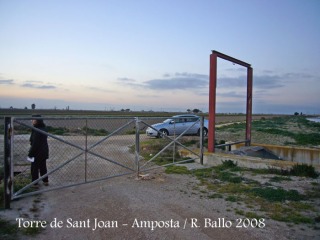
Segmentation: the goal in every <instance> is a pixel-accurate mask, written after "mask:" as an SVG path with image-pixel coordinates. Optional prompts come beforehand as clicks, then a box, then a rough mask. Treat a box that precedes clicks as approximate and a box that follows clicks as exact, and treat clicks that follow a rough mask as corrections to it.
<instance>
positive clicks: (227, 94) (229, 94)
mask: <svg viewBox="0 0 320 240" xmlns="http://www.w3.org/2000/svg"><path fill="white" fill-rule="evenodd" d="M217 96H220V97H227V98H241V99H245V98H246V97H247V95H246V94H245V93H238V92H235V91H231V92H225V93H218V92H217Z"/></svg>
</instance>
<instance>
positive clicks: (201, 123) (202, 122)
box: [200, 116, 204, 165]
mask: <svg viewBox="0 0 320 240" xmlns="http://www.w3.org/2000/svg"><path fill="white" fill-rule="evenodd" d="M203 128H204V117H203V116H202V117H201V119H200V164H201V165H203V140H204V136H203Z"/></svg>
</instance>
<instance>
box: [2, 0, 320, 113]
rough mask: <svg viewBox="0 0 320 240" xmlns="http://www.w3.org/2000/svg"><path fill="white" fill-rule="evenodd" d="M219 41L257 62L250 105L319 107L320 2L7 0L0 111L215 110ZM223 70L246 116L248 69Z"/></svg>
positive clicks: (228, 108) (231, 100)
mask: <svg viewBox="0 0 320 240" xmlns="http://www.w3.org/2000/svg"><path fill="white" fill-rule="evenodd" d="M212 50H215V51H218V52H221V53H223V54H226V55H229V56H231V57H234V58H236V59H239V60H241V61H244V62H246V63H249V64H251V66H252V68H253V100H252V105H253V113H254V114H259V113H266V114H267V113H274V114H279V113H283V114H293V113H294V112H299V113H300V112H302V113H306V114H320V104H319V102H320V94H319V93H320V0H241V1H240V0H197V1H195V0H192V1H191V0H90V1H89V0H86V1H85V0H68V1H65V0H54V1H49V0H48V1H43V0H27V1H26V0H0V111H1V108H9V107H14V108H25V107H27V108H31V105H32V104H33V103H34V104H35V105H36V108H37V109H54V108H57V109H64V108H67V107H69V108H70V109H74V110H89V109H90V110H120V109H131V110H133V111H140V110H144V111H149V110H153V111H186V110H187V109H191V110H192V109H195V108H196V109H200V110H201V111H203V112H207V111H208V109H209V108H208V107H209V67H210V62H209V58H210V54H211V52H212ZM217 77H218V83H217V89H216V92H217V103H216V109H217V112H219V113H245V111H246V68H245V67H242V66H240V65H237V64H233V63H231V62H228V61H226V60H223V59H218V66H217Z"/></svg>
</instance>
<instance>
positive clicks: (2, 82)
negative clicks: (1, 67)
mask: <svg viewBox="0 0 320 240" xmlns="http://www.w3.org/2000/svg"><path fill="white" fill-rule="evenodd" d="M13 82H14V80H11V79H8V80H0V84H3V85H12V84H14V83H13Z"/></svg>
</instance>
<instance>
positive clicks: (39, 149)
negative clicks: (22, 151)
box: [28, 122, 49, 160]
mask: <svg viewBox="0 0 320 240" xmlns="http://www.w3.org/2000/svg"><path fill="white" fill-rule="evenodd" d="M34 127H36V128H38V129H40V130H42V131H45V132H46V131H47V130H46V126H45V125H44V123H42V122H40V123H39V124H37V125H35V126H34ZM47 138H48V136H47V135H45V134H42V133H40V132H38V131H35V130H32V132H31V136H30V145H31V147H30V149H29V154H28V157H34V158H35V159H36V160H37V159H38V160H45V159H48V158H49V147H48V141H47Z"/></svg>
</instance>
